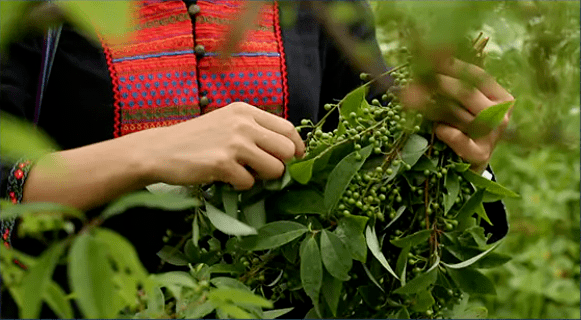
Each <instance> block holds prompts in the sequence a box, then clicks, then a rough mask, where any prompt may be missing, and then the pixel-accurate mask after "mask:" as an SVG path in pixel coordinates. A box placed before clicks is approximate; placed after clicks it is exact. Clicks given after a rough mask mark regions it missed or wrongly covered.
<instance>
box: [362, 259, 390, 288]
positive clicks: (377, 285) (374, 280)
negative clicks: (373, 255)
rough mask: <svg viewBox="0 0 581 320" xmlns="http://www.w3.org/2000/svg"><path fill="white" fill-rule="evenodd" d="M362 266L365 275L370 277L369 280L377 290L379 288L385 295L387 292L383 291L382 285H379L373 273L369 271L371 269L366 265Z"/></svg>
mask: <svg viewBox="0 0 581 320" xmlns="http://www.w3.org/2000/svg"><path fill="white" fill-rule="evenodd" d="M361 265H362V266H363V270H364V271H365V274H367V277H369V280H371V282H372V283H373V284H374V285H375V286H376V287H377V288H379V290H381V291H382V292H383V293H385V290H383V288H382V287H381V285H380V284H379V282H377V280H376V279H375V277H374V276H373V274H371V271H369V268H367V266H366V265H365V263H362V264H361Z"/></svg>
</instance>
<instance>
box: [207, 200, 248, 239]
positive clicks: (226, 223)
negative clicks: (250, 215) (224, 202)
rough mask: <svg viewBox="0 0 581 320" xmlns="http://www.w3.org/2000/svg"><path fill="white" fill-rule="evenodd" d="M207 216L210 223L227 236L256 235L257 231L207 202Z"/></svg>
mask: <svg viewBox="0 0 581 320" xmlns="http://www.w3.org/2000/svg"><path fill="white" fill-rule="evenodd" d="M206 214H207V215H208V218H209V219H210V222H212V224H213V225H214V227H216V229H218V230H220V231H222V232H224V233H225V234H229V235H234V236H246V235H251V234H256V233H257V232H256V229H254V228H253V227H251V226H249V225H247V224H244V223H242V222H240V221H238V220H236V219H234V218H232V217H231V216H229V215H227V214H225V213H224V212H222V211H220V210H219V209H218V208H216V207H214V206H213V205H211V204H210V203H209V202H206Z"/></svg>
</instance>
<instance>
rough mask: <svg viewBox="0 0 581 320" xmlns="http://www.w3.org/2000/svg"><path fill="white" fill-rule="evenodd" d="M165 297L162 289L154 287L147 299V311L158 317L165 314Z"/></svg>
mask: <svg viewBox="0 0 581 320" xmlns="http://www.w3.org/2000/svg"><path fill="white" fill-rule="evenodd" d="M164 309H165V297H164V295H163V291H161V288H160V287H153V288H152V290H151V292H150V294H149V296H148V299H147V311H148V313H149V314H150V315H157V316H158V317H159V316H161V315H163V314H164Z"/></svg>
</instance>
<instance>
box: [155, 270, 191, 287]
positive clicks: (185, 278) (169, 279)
mask: <svg viewBox="0 0 581 320" xmlns="http://www.w3.org/2000/svg"><path fill="white" fill-rule="evenodd" d="M154 278H155V281H156V282H157V283H159V284H160V285H161V286H163V287H168V286H179V287H186V288H195V287H196V284H195V283H194V279H193V278H192V276H191V275H190V274H189V273H187V272H183V271H170V272H165V273H160V274H156V275H154Z"/></svg>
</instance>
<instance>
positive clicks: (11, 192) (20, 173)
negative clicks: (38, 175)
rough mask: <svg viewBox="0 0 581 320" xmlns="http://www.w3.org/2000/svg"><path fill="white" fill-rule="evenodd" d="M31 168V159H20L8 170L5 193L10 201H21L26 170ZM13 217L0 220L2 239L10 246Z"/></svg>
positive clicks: (28, 170) (16, 202)
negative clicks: (0, 223)
mask: <svg viewBox="0 0 581 320" xmlns="http://www.w3.org/2000/svg"><path fill="white" fill-rule="evenodd" d="M31 168H32V161H30V160H20V161H18V162H16V164H15V165H14V166H13V167H12V170H10V174H9V175H8V188H7V194H8V198H9V199H10V201H12V203H14V204H18V203H20V202H21V201H22V193H23V189H24V183H25V182H26V178H27V177H28V172H30V169H31ZM14 222H15V219H10V220H7V221H4V220H2V229H1V230H2V240H4V245H5V246H6V247H8V248H9V247H10V246H11V245H12V243H11V240H10V238H11V235H12V229H13V228H14Z"/></svg>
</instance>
